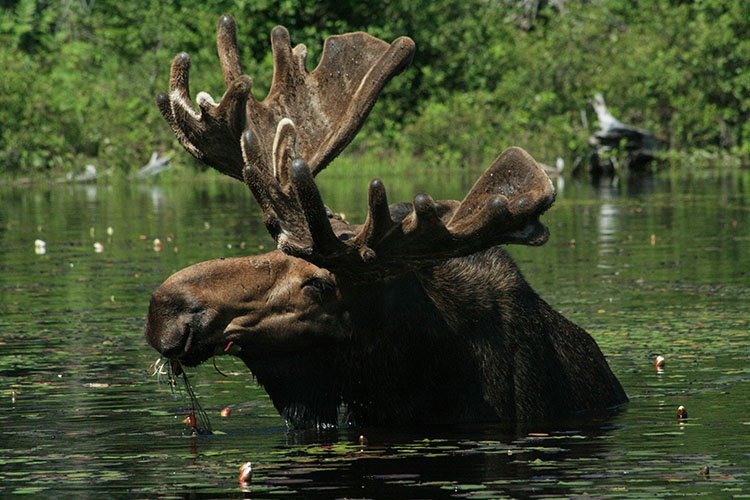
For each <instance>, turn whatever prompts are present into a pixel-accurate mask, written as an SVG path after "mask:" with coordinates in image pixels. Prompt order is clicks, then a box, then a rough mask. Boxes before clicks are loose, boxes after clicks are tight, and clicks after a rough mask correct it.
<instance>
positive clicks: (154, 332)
mask: <svg viewBox="0 0 750 500" xmlns="http://www.w3.org/2000/svg"><path fill="white" fill-rule="evenodd" d="M186 326H187V325H186ZM187 330H188V329H187V328H184V329H183V328H176V325H174V324H173V325H169V326H166V327H165V325H160V324H157V323H155V322H153V321H151V319H149V320H148V321H147V322H146V327H145V330H144V333H145V335H146V340H147V341H148V343H149V344H150V345H151V347H153V348H154V349H156V350H157V351H158V352H159V354H161V355H162V356H164V357H167V358H178V357H180V356H181V355H183V354H185V352H187V350H188V348H189V347H190V346H189V340H190V334H189V331H187Z"/></svg>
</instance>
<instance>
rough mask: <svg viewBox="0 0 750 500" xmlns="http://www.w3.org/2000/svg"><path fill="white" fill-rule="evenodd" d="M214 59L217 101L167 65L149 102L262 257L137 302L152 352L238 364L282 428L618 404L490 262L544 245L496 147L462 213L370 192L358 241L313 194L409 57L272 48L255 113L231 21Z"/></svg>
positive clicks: (595, 365) (180, 69)
mask: <svg viewBox="0 0 750 500" xmlns="http://www.w3.org/2000/svg"><path fill="white" fill-rule="evenodd" d="M217 39H218V51H219V60H220V63H221V68H222V71H223V74H224V80H225V82H226V85H227V91H226V93H225V94H224V96H223V97H222V98H221V99H220V101H219V102H218V103H216V102H215V101H214V99H213V98H212V97H211V96H209V95H208V94H206V93H204V92H200V93H198V95H197V96H196V104H197V109H196V107H195V106H194V105H193V103H192V101H191V98H190V93H189V90H188V73H189V67H190V59H189V56H188V55H187V54H184V53H183V54H179V55H177V56H176V57H175V59H174V61H173V64H172V69H171V75H170V89H169V93H168V94H161V95H160V96H158V97H157V104H158V106H159V108H160V110H161V112H162V114H163V115H164V117H165V118H166V120H167V122H168V123H169V124H170V126H171V127H172V129H173V131H174V133H175V135H176V137H177V139H178V140H179V142H180V143H181V144H182V145H183V146H184V147H185V149H187V150H188V151H189V152H190V153H191V154H193V155H194V156H195V157H196V158H198V159H200V160H202V161H204V162H205V163H207V164H208V165H210V166H212V167H214V168H216V169H217V170H219V171H220V172H222V173H224V174H227V175H229V176H232V177H234V178H236V179H239V180H242V181H244V183H245V184H246V185H247V186H248V187H249V189H250V191H251V192H252V194H253V196H254V197H255V199H256V200H257V202H258V204H259V206H260V208H261V211H262V213H263V221H264V224H265V226H266V228H267V230H268V231H269V233H270V235H271V237H272V238H273V239H274V240H275V242H276V245H277V248H278V250H275V251H273V252H270V253H266V254H263V255H256V256H250V257H242V258H228V259H217V260H211V261H208V262H202V263H198V264H195V265H193V266H190V267H188V268H186V269H183V270H181V271H179V272H177V273H175V274H174V275H172V276H171V277H169V278H168V279H167V280H166V281H165V282H164V283H163V284H162V285H161V286H160V287H159V288H158V289H157V290H156V291H155V292H154V293H153V295H152V297H151V303H150V306H149V312H148V320H147V324H146V329H145V333H146V338H147V339H148V342H149V343H150V344H151V345H152V346H153V347H154V348H155V349H156V350H157V351H159V353H161V355H162V356H164V357H166V358H169V359H170V360H172V361H173V362H174V363H176V364H177V366H182V365H187V366H194V365H197V364H200V363H202V362H203V361H206V360H207V359H209V358H211V357H212V356H213V355H215V354H216V353H223V352H224V351H227V347H228V346H230V345H231V346H233V349H230V350H229V352H232V353H233V354H235V355H237V356H239V357H240V358H241V359H242V360H243V361H244V362H245V363H246V364H247V366H248V367H249V368H250V370H251V371H252V373H253V374H254V375H255V376H256V377H257V380H258V382H259V383H260V384H261V385H262V386H263V387H264V388H265V389H266V391H267V392H268V395H269V396H270V398H271V399H272V401H273V404H274V406H275V407H276V408H277V409H278V411H279V412H280V414H281V415H282V416H283V417H284V418H285V419H286V420H287V421H289V422H290V423H291V424H292V425H294V426H296V427H316V426H329V425H336V424H337V422H338V420H339V414H340V411H341V410H342V408H343V409H345V410H346V415H347V420H348V421H349V422H356V423H357V424H360V425H404V424H418V423H453V422H476V421H505V422H533V421H547V420H551V419H555V418H559V417H561V416H563V415H566V414H572V413H579V412H583V411H587V410H601V409H606V408H610V407H613V406H616V405H619V404H622V403H624V402H625V401H627V397H626V395H625V393H624V391H623V389H622V387H621V386H620V383H619V382H618V381H617V379H616V378H615V376H614V375H613V374H612V372H611V370H610V368H609V366H608V365H607V362H606V360H605V358H604V356H603V354H602V352H601V351H600V350H599V347H598V346H597V345H596V343H595V342H594V340H593V339H592V338H591V336H590V335H589V334H588V333H586V332H585V331H584V330H583V329H581V328H579V327H578V326H576V325H575V324H573V323H572V322H570V321H568V320H567V319H565V318H564V317H563V316H562V315H560V314H559V313H557V312H556V311H554V310H553V309H552V308H551V307H550V306H549V305H548V304H547V303H546V302H545V301H544V300H542V299H541V298H540V297H539V296H538V295H537V294H536V293H535V292H534V291H533V290H532V289H531V287H530V286H529V285H528V283H527V282H526V281H525V280H524V278H523V276H522V275H521V272H520V271H519V269H518V267H517V266H516V265H515V264H514V263H513V261H512V260H511V258H510V257H509V256H508V254H507V253H506V252H505V251H504V250H503V249H502V248H501V247H500V246H499V245H503V244H509V243H515V244H525V245H534V246H536V245H541V244H543V243H544V242H546V241H547V238H548V236H549V233H548V230H547V228H546V227H545V226H544V225H543V224H542V223H541V222H540V220H539V217H540V216H541V215H542V214H543V213H544V212H545V211H546V210H547V209H548V208H549V207H550V206H551V204H552V203H553V201H554V189H553V187H552V184H551V183H550V181H549V179H548V178H547V176H546V174H545V173H544V172H543V170H542V169H541V168H540V167H539V165H537V163H536V162H535V161H534V160H533V159H532V158H531V156H529V155H528V154H527V153H526V152H525V151H523V150H521V149H519V148H510V149H508V150H506V151H505V152H503V153H502V154H501V155H500V156H499V157H498V158H497V160H495V162H494V163H493V164H492V165H491V166H490V167H489V168H488V169H487V170H486V171H485V173H484V174H483V175H482V176H481V177H480V178H479V179H478V180H477V181H476V183H475V184H474V186H473V187H472V188H471V189H470V190H469V192H468V193H467V195H466V197H465V198H464V199H463V200H462V201H460V202H459V201H454V200H442V201H436V200H433V199H432V198H431V197H430V196H428V195H426V194H418V195H417V196H415V198H414V199H413V201H412V202H411V203H396V204H393V205H389V203H388V200H387V196H386V190H385V187H384V185H383V183H382V182H381V181H380V180H378V179H375V180H373V181H372V182H371V183H370V185H369V188H368V213H367V217H366V220H365V223H364V224H361V225H353V224H349V223H348V222H347V221H346V220H344V219H343V218H342V217H340V216H339V215H337V214H336V213H335V212H333V211H332V210H330V209H329V208H328V207H326V206H325V205H324V203H323V201H322V199H321V196H320V193H319V191H318V189H317V187H316V184H315V181H314V177H315V176H316V175H317V174H318V173H320V172H321V171H322V170H323V169H324V168H325V167H326V166H327V165H328V164H329V163H330V162H331V161H332V160H333V159H334V158H335V157H336V155H338V154H339V153H340V152H341V151H342V150H343V149H344V148H345V147H346V145H347V144H349V142H351V140H352V139H353V138H354V136H355V135H356V133H357V132H358V130H359V129H360V127H361V126H362V123H363V122H364V120H365V119H366V118H367V115H368V113H369V111H370V110H371V109H372V106H373V105H374V103H375V101H376V99H377V97H378V95H379V93H380V91H381V90H382V89H383V87H384V86H385V85H386V84H387V82H388V81H389V80H390V79H391V78H392V77H393V76H395V75H396V74H398V73H399V72H401V71H402V70H403V69H404V68H405V67H406V66H407V65H408V64H409V62H410V61H411V58H412V55H413V52H414V43H413V42H412V41H411V40H410V39H408V38H405V37H402V38H399V39H397V40H395V41H394V42H393V43H391V44H389V43H386V42H384V41H382V40H379V39H377V38H374V37H371V36H369V35H367V34H365V33H350V34H346V35H339V36H332V37H329V38H328V39H327V40H326V41H325V44H324V48H323V53H322V56H321V61H320V63H319V64H318V66H317V67H316V68H315V70H313V71H312V72H308V71H307V69H306V48H305V47H304V45H297V46H296V47H294V48H292V47H291V45H290V42H289V34H288V32H287V30H286V29H284V28H282V27H276V28H275V29H274V30H273V32H272V34H271V46H272V51H273V60H274V75H273V82H272V85H271V89H270V91H269V93H268V95H267V97H266V98H265V99H264V100H263V101H262V102H261V101H258V100H256V99H255V97H254V96H253V95H252V92H251V89H252V81H251V80H250V78H249V77H248V76H246V75H244V73H243V72H242V69H241V65H240V57H239V51H238V48H237V41H236V29H235V22H234V19H233V18H232V17H231V16H223V17H222V18H221V19H220V20H219V25H218V36H217Z"/></svg>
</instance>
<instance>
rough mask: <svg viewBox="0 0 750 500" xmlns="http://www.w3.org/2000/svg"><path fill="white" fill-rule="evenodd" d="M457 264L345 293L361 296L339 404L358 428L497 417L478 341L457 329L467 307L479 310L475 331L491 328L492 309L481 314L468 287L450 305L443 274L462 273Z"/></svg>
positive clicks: (451, 297) (354, 308)
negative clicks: (489, 397)
mask: <svg viewBox="0 0 750 500" xmlns="http://www.w3.org/2000/svg"><path fill="white" fill-rule="evenodd" d="M462 261H463V259H454V260H453V261H449V262H448V263H445V264H442V265H439V266H435V267H433V268H428V269H425V270H422V271H419V272H411V273H406V274H403V275H400V276H397V277H394V278H389V279H387V280H385V281H382V282H379V283H377V284H375V285H367V286H357V287H355V288H354V289H352V290H351V293H352V295H353V296H359V297H366V299H363V300H359V301H357V303H356V304H352V306H351V307H352V309H351V318H352V327H353V328H352V331H353V339H352V344H351V345H352V349H356V352H351V353H349V354H348V355H347V356H345V360H346V364H347V373H348V374H349V375H348V377H347V379H346V380H347V383H346V384H345V385H344V387H343V389H344V391H343V401H344V402H345V403H346V404H347V405H348V408H349V411H350V413H351V415H352V416H353V418H354V420H355V422H356V423H357V424H362V425H403V424H406V423H408V424H415V423H433V422H441V423H445V422H471V421H488V420H493V418H496V416H495V412H494V411H493V409H492V408H491V406H490V405H489V404H488V402H487V399H486V397H485V395H484V394H483V390H484V389H483V388H484V386H485V384H484V383H483V379H484V378H485V375H484V366H483V364H484V361H485V360H484V359H483V358H482V357H480V356H477V352H478V351H477V349H479V348H481V346H479V345H478V343H477V342H479V340H480V339H479V337H480V336H478V335H476V336H475V337H476V340H477V342H475V341H474V339H472V338H471V337H472V335H470V334H468V335H467V332H466V331H464V330H463V329H461V328H460V327H457V325H458V324H459V323H460V316H463V315H464V314H465V313H466V311H467V310H469V308H470V306H471V307H474V308H475V309H477V310H478V314H477V315H476V316H475V321H476V323H477V325H476V327H477V330H482V329H484V328H486V326H482V324H491V323H492V320H490V318H489V317H488V315H491V314H492V313H491V310H488V309H486V308H483V304H482V303H481V301H480V300H478V299H479V297H477V292H475V291H474V290H471V289H470V288H469V290H467V291H468V292H469V293H467V294H465V295H463V296H461V298H460V300H456V296H455V295H454V294H452V293H450V292H448V293H446V290H449V289H444V288H441V287H440V282H441V281H442V280H445V279H450V276H449V275H451V274H455V273H460V272H465V271H464V268H465V267H466V265H465V264H463V262H462ZM472 305H473V306H472ZM446 306H447V307H446ZM453 318H455V319H456V321H453ZM464 320H465V317H464ZM494 321H497V318H494ZM481 337H485V336H481ZM485 338H486V337H485ZM467 340H469V341H468V342H467Z"/></svg>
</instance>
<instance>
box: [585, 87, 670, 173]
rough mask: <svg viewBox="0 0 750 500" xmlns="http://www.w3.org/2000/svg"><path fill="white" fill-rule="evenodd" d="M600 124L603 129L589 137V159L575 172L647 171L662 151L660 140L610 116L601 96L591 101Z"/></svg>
mask: <svg viewBox="0 0 750 500" xmlns="http://www.w3.org/2000/svg"><path fill="white" fill-rule="evenodd" d="M591 105H592V106H593V108H594V111H595V112H596V117H597V120H598V121H599V130H597V131H596V132H594V134H593V135H592V136H591V137H589V140H588V142H589V146H590V147H591V149H590V151H589V153H588V155H587V156H586V158H585V159H584V158H580V159H579V161H577V162H576V166H575V168H574V173H580V172H581V171H582V170H584V169H585V170H586V171H588V172H589V173H590V174H591V175H592V176H594V177H598V176H602V175H604V176H613V175H616V174H620V173H627V172H634V171H645V170H646V169H647V168H648V166H649V164H650V163H651V161H652V160H653V159H654V153H655V151H656V150H657V148H658V144H657V141H656V137H654V135H653V134H652V133H651V132H649V131H648V130H644V129H641V128H638V127H633V126H631V125H625V124H624V123H622V122H621V121H619V120H618V119H617V118H615V117H614V116H613V115H612V113H610V111H609V109H608V108H607V105H606V103H605V102H604V97H603V96H602V95H601V94H596V95H595V96H594V99H593V100H592V101H591Z"/></svg>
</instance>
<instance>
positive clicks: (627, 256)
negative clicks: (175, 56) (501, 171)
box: [0, 171, 750, 499]
mask: <svg viewBox="0 0 750 500" xmlns="http://www.w3.org/2000/svg"><path fill="white" fill-rule="evenodd" d="M473 178H474V176H473V175H468V174H463V173H462V174H461V175H460V176H455V175H451V174H449V173H445V172H443V173H433V174H421V175H412V176H409V177H408V178H405V177H402V178H398V177H393V178H388V177H387V176H386V177H385V179H384V180H385V181H386V185H387V186H388V187H389V198H390V200H391V201H400V200H408V199H410V198H411V196H412V194H414V193H416V192H419V191H421V190H428V191H429V192H430V194H432V195H433V196H434V197H435V198H459V199H460V198H461V197H462V196H463V193H465V192H466V190H467V189H468V187H469V186H470V184H471V183H472V182H473ZM208 179H209V180H200V181H197V180H193V181H190V182H187V183H186V182H185V181H168V180H161V181H157V182H156V183H153V184H146V185H137V184H135V183H132V184H130V183H124V184H122V185H112V186H105V185H99V186H73V185H57V186H54V187H48V186H44V187H5V188H0V195H1V196H2V205H0V206H1V209H0V249H1V253H0V298H1V300H0V496H2V497H15V496H25V497H38V498H279V497H282V498H283V497H288V498H292V497H293V498H321V499H325V498H343V497H350V498H351V497H355V498H388V499H391V498H394V499H398V498H553V497H554V498H565V497H594V498H646V497H648V498H654V497H656V498H660V497H671V496H687V497H705V498H731V497H734V498H750V172H748V171H740V172H733V173H730V174H726V175H721V176H717V178H715V179H714V178H709V179H694V178H685V179H679V178H676V179H674V180H669V179H665V180H658V181H656V180H641V181H638V182H634V183H633V184H632V185H630V186H620V187H611V186H608V187H603V188H597V189H595V188H592V187H591V186H588V185H577V184H571V183H570V182H568V184H567V185H565V186H564V187H563V189H561V190H559V193H558V199H557V202H556V204H555V206H554V207H553V208H552V209H551V210H550V211H549V212H548V213H547V214H546V215H545V218H544V219H545V222H546V223H547V224H548V225H549V227H550V230H551V233H552V237H551V239H550V241H549V243H548V244H547V245H545V246H544V247H541V248H522V247H514V248H511V252H512V254H513V255H514V256H515V258H516V260H517V261H518V262H519V264H520V266H521V268H522V270H523V271H524V274H525V275H526V277H527V279H528V280H529V281H530V282H531V283H532V284H533V286H534V287H535V288H536V290H537V291H538V292H539V293H540V294H541V295H542V296H543V297H544V298H545V299H546V300H547V301H549V302H550V303H551V304H552V305H553V306H554V307H555V308H557V309H559V310H560V311H562V312H563V313H564V314H565V315H566V316H568V317H569V318H571V319H572V320H574V321H576V322H577V323H579V324H580V325H581V326H583V327H585V328H586V329H587V330H589V331H590V332H591V333H592V335H593V336H594V337H595V339H596V341H597V342H598V343H599V345H600V346H601V348H602V350H603V351H604V353H605V355H606V356H607V358H608V360H609V362H610V364H611V366H612V369H613V370H614V372H615V373H616V374H617V376H618V377H619V378H620V380H621V382H622V384H623V386H624V387H625V389H626V391H627V392H628V394H629V396H630V399H631V402H630V404H629V405H627V406H626V407H625V408H623V409H622V410H621V411H619V412H617V413H616V414H613V415H611V416H609V417H607V418H601V419H593V418H590V419H586V420H584V421H560V422H553V423H550V424H546V425H541V424H540V425H536V426H529V427H523V428H507V427H502V426H498V425H482V426H466V427H449V428H444V427H437V428H434V427H428V428H414V429H396V430H384V429H368V428H365V429H354V430H352V429H340V430H338V431H329V432H325V433H315V432H299V431H289V430H287V428H286V426H285V424H284V422H283V421H282V420H281V418H280V417H279V416H278V415H277V413H276V411H275V410H274V408H273V406H272V405H271V403H270V401H269V400H268V398H267V397H266V395H265V392H264V391H263V390H262V389H260V388H258V387H257V386H256V384H255V383H254V382H253V381H252V379H251V377H250V374H249V373H248V370H247V369H246V368H245V366H244V365H243V364H242V363H241V362H239V361H235V360H233V359H232V358H228V357H221V358H219V359H218V360H217V363H218V367H219V369H221V371H222V372H223V373H225V374H226V375H227V376H226V377H223V376H222V375H220V374H219V373H217V372H216V371H215V370H214V368H213V366H212V364H211V363H210V362H208V363H206V364H205V365H203V366H201V367H199V368H197V369H192V370H190V371H189V373H190V376H191V380H192V381H193V385H194V388H195V390H196V393H197V395H198V397H199V400H200V402H201V403H202V405H203V407H204V408H205V410H206V412H207V413H208V415H209V416H210V417H211V422H212V425H213V428H214V430H215V431H216V433H215V434H214V435H211V436H198V437H191V436H190V433H189V426H188V425H186V424H184V423H183V419H184V418H185V417H186V414H187V412H188V411H189V402H188V401H187V400H186V399H185V397H184V395H182V394H180V393H176V394H173V393H172V392H171V391H170V389H169V387H168V386H167V385H165V384H163V383H162V384H160V383H159V382H158V381H157V379H156V378H155V377H151V376H149V374H148V366H149V365H150V364H151V363H152V362H153V361H154V360H155V359H156V353H155V352H154V351H152V350H151V349H150V348H149V347H148V346H147V345H146V343H145V340H144V338H143V332H142V329H143V323H144V318H145V314H146V309H147V305H148V299H149V296H150V294H151V292H152V291H153V290H154V288H156V287H157V286H158V285H159V284H160V283H161V281H163V280H164V279H165V278H166V277H167V276H168V275H169V274H171V273H172V272H173V271H176V270H178V269H180V268H182V267H185V266H187V265H189V264H192V263H195V262H197V261H200V260H206V259H209V258H215V257H220V256H239V255H245V254H249V253H260V252H263V251H266V250H269V249H270V248H271V247H272V245H271V244H270V242H271V240H270V238H269V237H268V236H267V234H266V233H265V230H264V229H263V227H262V224H261V222H260V218H259V210H258V209H257V208H256V206H255V205H254V201H253V200H252V197H251V196H250V195H249V193H248V192H247V190H246V189H245V188H244V187H243V186H242V185H241V184H240V183H237V182H235V181H231V180H224V179H214V178H208ZM368 180H369V179H368V178H363V177H359V178H354V179H352V178H349V179H347V178H345V177H343V176H341V174H340V173H336V172H334V171H331V172H325V173H323V174H322V175H321V180H320V182H321V184H322V189H323V195H324V199H325V200H326V202H327V203H328V204H329V205H330V206H332V207H333V208H334V209H336V210H338V211H343V212H345V213H346V214H347V216H349V218H350V219H352V220H355V221H356V220H361V218H362V216H363V215H364V205H365V198H366V185H367V181H368ZM109 228H111V229H109ZM157 238H158V239H159V240H161V249H160V250H159V251H157V250H156V249H155V245H154V240H155V239H157ZM37 239H40V240H43V241H44V242H45V243H46V245H45V250H46V253H43V254H37V253H36V252H35V240H37ZM97 243H98V244H99V245H101V246H99V245H96V246H97V247H98V249H100V250H101V252H98V251H97V248H95V244H97ZM243 247H244V248H243ZM656 355H663V356H664V357H665V358H666V367H665V369H664V370H663V371H661V372H657V371H656V370H655V369H654V366H653V360H654V357H655V356H656ZM679 405H684V406H685V407H686V408H687V410H688V412H689V419H688V420H686V421H682V422H681V421H678V419H677V416H676V411H677V407H678V406H679ZM225 407H227V408H230V409H231V411H232V414H231V416H230V417H221V416H220V412H221V410H222V409H223V408H225ZM360 434H364V435H365V436H366V437H367V439H368V444H367V446H361V445H360V444H359V442H358V441H359V440H358V438H359V435H360ZM246 461H251V462H253V465H254V471H255V472H254V478H253V482H252V485H251V486H248V487H241V486H240V485H239V484H238V481H237V475H238V472H239V466H240V465H241V464H242V463H244V462H246ZM704 467H708V468H709V473H708V474H707V475H706V474H701V470H702V469H703V468H704Z"/></svg>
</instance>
